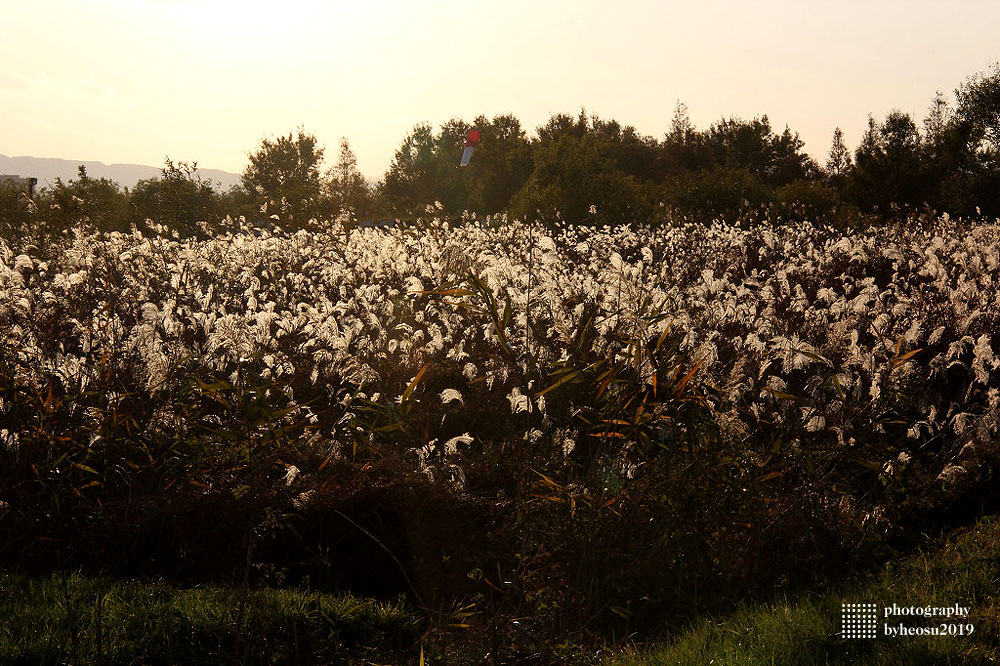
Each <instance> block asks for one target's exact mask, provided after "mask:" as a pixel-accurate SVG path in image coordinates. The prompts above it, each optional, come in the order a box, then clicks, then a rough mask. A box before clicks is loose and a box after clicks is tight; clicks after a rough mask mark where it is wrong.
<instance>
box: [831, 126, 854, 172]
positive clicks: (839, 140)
mask: <svg viewBox="0 0 1000 666" xmlns="http://www.w3.org/2000/svg"><path fill="white" fill-rule="evenodd" d="M850 168H851V151H850V150H849V149H848V148H847V144H846V143H844V130H842V129H840V128H839V127H838V128H836V129H835V130H833V141H832V142H831V144H830V152H829V153H828V155H827V158H826V172H827V174H829V175H830V176H831V177H832V178H840V177H842V176H844V175H845V174H846V173H847V170H848V169H850Z"/></svg>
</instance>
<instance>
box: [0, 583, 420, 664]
mask: <svg viewBox="0 0 1000 666" xmlns="http://www.w3.org/2000/svg"><path fill="white" fill-rule="evenodd" d="M241 594H243V592H242V591H241V590H239V589H234V588H223V587H204V588H195V589H180V588H177V587H174V586H171V585H167V584H163V583H142V582H130V581H119V580H112V579H105V578H90V577H84V576H82V575H78V574H55V575H51V576H49V577H45V578H27V577H23V576H20V575H13V574H0V618H3V620H2V621H0V662H3V663H14V664H62V663H103V664H132V663H136V664H138V663H141V664H177V663H198V664H230V663H240V664H244V663H249V664H256V663H301V662H305V663H359V662H361V663H363V662H364V661H365V660H366V659H369V658H370V659H374V660H376V661H384V660H386V659H391V658H404V660H406V661H413V660H410V659H409V656H408V655H411V654H412V655H416V654H417V653H418V651H419V648H418V646H417V636H418V631H419V622H420V621H419V619H418V618H417V616H416V615H414V614H413V613H411V612H410V611H409V610H408V609H407V608H406V607H405V606H404V605H403V604H402V603H378V602H374V601H367V600H361V599H357V598H355V597H351V596H348V595H329V594H318V593H309V592H303V591H298V590H277V589H258V590H250V591H249V592H247V594H248V598H247V602H246V604H245V610H244V613H243V616H242V617H241V616H240V609H241V604H240V599H241ZM414 659H415V657H414Z"/></svg>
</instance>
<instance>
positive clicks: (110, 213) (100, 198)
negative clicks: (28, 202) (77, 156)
mask: <svg viewBox="0 0 1000 666" xmlns="http://www.w3.org/2000/svg"><path fill="white" fill-rule="evenodd" d="M42 202H44V203H42ZM40 203H42V205H41V208H42V210H43V211H44V215H45V217H48V218H49V221H50V222H51V223H52V224H53V225H54V226H55V227H56V228H59V229H66V228H69V227H71V226H73V225H74V224H76V223H78V222H82V223H84V224H87V225H91V226H93V227H94V228H96V229H99V230H101V231H128V229H129V228H130V225H131V221H132V219H133V217H132V215H131V211H130V209H129V195H128V192H126V191H124V190H122V188H121V187H120V186H119V185H118V183H116V182H114V181H112V180H109V179H107V178H91V177H90V176H89V175H88V174H87V168H86V167H85V166H83V165H82V164H81V165H80V167H79V168H78V170H77V178H76V179H75V180H70V181H69V182H67V183H64V182H63V181H62V179H60V178H57V179H56V183H55V186H54V187H53V188H52V189H51V191H49V192H46V193H45V194H44V195H43V196H42V197H41V201H40Z"/></svg>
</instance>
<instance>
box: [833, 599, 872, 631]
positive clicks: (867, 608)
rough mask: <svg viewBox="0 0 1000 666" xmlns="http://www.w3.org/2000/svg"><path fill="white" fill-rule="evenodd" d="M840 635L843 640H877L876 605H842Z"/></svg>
mask: <svg viewBox="0 0 1000 666" xmlns="http://www.w3.org/2000/svg"><path fill="white" fill-rule="evenodd" d="M840 635H841V636H842V637H843V638H878V605H876V604H842V605H841V607H840Z"/></svg>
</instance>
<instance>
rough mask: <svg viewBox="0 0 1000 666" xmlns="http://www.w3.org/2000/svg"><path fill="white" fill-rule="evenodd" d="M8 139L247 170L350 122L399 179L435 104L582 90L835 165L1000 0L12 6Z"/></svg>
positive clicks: (515, 104)
mask: <svg viewBox="0 0 1000 666" xmlns="http://www.w3.org/2000/svg"><path fill="white" fill-rule="evenodd" d="M4 17H5V19H4V20H5V24H6V25H5V27H6V28H7V30H5V38H4V40H3V42H2V43H0V95H2V99H3V104H2V106H3V108H4V112H3V113H2V114H0V136H3V140H2V141H0V153H3V154H6V155H10V156H21V155H30V156H33V157H54V158H64V159H79V160H93V161H101V162H104V163H106V164H113V163H123V164H142V165H149V166H158V165H162V163H163V158H164V156H165V155H169V156H170V157H171V158H172V159H174V160H183V161H197V162H198V165H199V167H201V168H210V169H220V170H224V171H229V172H233V173H240V172H242V170H243V168H244V166H245V165H246V161H247V154H248V153H249V152H250V151H252V150H254V149H255V148H257V146H258V145H259V144H260V141H261V139H263V138H265V137H267V136H274V135H282V134H288V133H289V132H290V131H293V130H294V129H295V128H297V127H300V126H301V127H304V128H305V129H306V131H308V132H311V133H314V134H315V135H316V136H317V138H318V139H319V141H320V143H321V144H322V145H323V146H325V148H326V164H327V165H328V166H329V165H331V164H333V162H335V161H336V156H337V149H338V144H339V140H340V137H346V138H347V139H348V140H349V141H350V143H351V146H352V148H353V150H354V152H355V153H356V155H357V158H358V166H359V168H360V169H361V171H362V173H364V175H365V176H367V177H368V178H371V179H378V178H380V177H381V176H382V175H383V173H384V172H385V170H386V169H387V168H388V166H389V164H390V162H391V160H392V158H393V155H394V153H395V151H396V149H397V148H398V146H399V144H400V142H401V141H402V140H403V138H404V137H405V136H406V135H407V133H408V132H409V131H410V130H411V129H412V127H413V126H414V125H415V124H416V123H419V122H429V123H431V124H432V125H434V126H435V128H437V127H440V125H441V124H442V123H444V122H445V121H447V120H449V119H450V118H462V119H464V120H466V121H471V120H472V119H473V118H475V117H476V116H477V115H479V114H483V115H486V116H488V117H492V116H494V115H497V114H501V113H512V114H514V115H515V116H517V117H518V118H519V119H520V121H521V123H522V126H523V128H524V129H525V130H526V131H527V132H528V133H529V134H532V133H533V132H534V130H535V128H536V127H537V126H539V125H541V124H542V123H544V122H545V121H546V120H547V119H548V118H549V117H550V116H551V115H552V114H555V113H571V114H576V113H578V112H579V111H580V109H581V108H585V109H586V110H587V112H588V113H593V114H596V115H598V116H600V117H602V118H614V119H616V120H618V121H619V122H621V123H622V124H628V125H633V126H635V128H636V129H637V130H638V131H639V132H640V133H642V134H645V135H650V136H653V137H655V138H661V137H662V136H663V134H664V133H665V132H666V131H667V129H668V128H669V124H670V118H671V116H672V115H673V111H674V106H675V104H676V102H677V101H678V100H679V101H682V102H684V103H685V104H686V105H687V107H688V109H689V112H690V116H691V120H692V121H693V123H694V124H695V125H696V126H697V127H698V128H699V129H705V128H707V127H708V126H709V125H711V124H712V123H713V122H715V121H717V120H719V119H721V118H723V117H730V116H737V117H741V118H745V119H750V118H753V117H755V116H761V115H767V116H768V117H769V119H770V121H771V124H772V127H774V128H775V129H776V130H777V131H780V130H781V129H783V128H784V127H785V126H786V125H787V126H788V127H790V128H791V129H792V130H793V131H795V132H797V133H798V134H799V135H800V137H801V138H802V139H803V140H804V141H805V143H806V145H805V150H806V152H808V153H809V154H811V155H812V156H813V157H814V158H816V159H817V160H818V161H820V162H822V161H823V160H824V159H825V155H826V152H827V150H828V149H829V146H830V139H831V137H832V134H833V131H834V128H835V127H838V126H839V127H841V128H842V129H843V131H844V133H845V138H846V141H847V143H848V145H849V146H851V147H852V148H854V147H856V146H857V143H858V141H859V140H860V138H861V135H862V133H863V131H864V129H865V126H866V124H867V118H868V115H869V114H871V115H873V116H874V117H875V118H876V119H881V118H883V117H884V116H885V114H886V113H888V112H889V111H891V110H893V109H900V110H902V111H904V112H907V113H910V114H912V115H913V116H914V117H915V119H916V120H917V121H918V123H919V122H920V121H921V120H922V118H923V117H924V116H925V115H926V112H927V109H928V107H929V105H930V102H931V99H932V98H933V96H934V94H935V92H936V91H938V90H940V91H942V92H943V93H945V94H946V96H947V97H948V98H949V99H950V98H951V97H952V95H951V93H952V91H953V90H954V89H955V88H956V87H957V86H958V85H959V84H960V83H962V81H964V80H965V79H966V77H968V76H970V75H972V74H974V73H976V72H980V71H984V70H986V69H987V68H988V67H989V66H990V65H991V63H992V62H994V61H996V60H997V59H998V57H1000V51H998V49H997V46H996V45H997V43H998V42H997V37H998V36H1000V35H998V31H997V29H996V27H995V26H997V25H1000V3H990V2H985V1H983V0H975V1H973V0H960V1H957V2H952V3H948V4H947V6H945V5H944V4H943V3H936V2H927V1H919V2H901V1H897V0H893V1H891V2H877V3H862V2H857V1H854V0H850V1H848V2H844V3H839V4H838V5H836V6H826V5H823V6H819V5H818V3H810V2H801V1H799V2H793V1H791V0H780V1H779V0H771V1H768V2H763V3H756V4H752V5H751V4H746V3H735V2H716V3H714V4H712V6H711V7H710V8H706V7H705V6H700V7H695V6H692V5H687V4H685V5H681V4H678V3H654V2H647V1H644V2H637V1H633V2H627V3H625V4H623V5H618V6H617V7H616V9H614V10H611V9H609V8H608V7H607V6H606V5H604V4H602V3H597V2H590V1H587V2H577V3H567V2H553V3H544V4H542V3H528V2H524V1H523V0H516V1H514V2H509V3H505V4H504V5H503V6H499V5H494V4H492V3H473V2H464V3H455V2H447V1H444V0H438V1H434V2H424V3H419V5H418V4H416V3H402V2H371V3H367V4H363V5H362V4H360V3H352V4H350V5H347V4H344V3H336V4H333V5H331V4H329V3H312V2H303V1H298V2H291V3H289V4H286V5H284V6H283V8H282V9H277V8H276V7H274V6H273V5H270V4H265V3H239V4H237V3H231V2H222V1H218V0H215V1H208V2H202V3H195V2H193V1H191V0H145V1H136V2H125V1H123V0H113V1H107V2H101V3H96V4H88V5H85V4H79V3H70V2H64V1H59V2H43V3H35V4H34V5H31V6H29V5H27V4H9V6H6V7H4Z"/></svg>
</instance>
